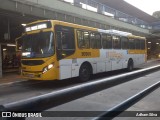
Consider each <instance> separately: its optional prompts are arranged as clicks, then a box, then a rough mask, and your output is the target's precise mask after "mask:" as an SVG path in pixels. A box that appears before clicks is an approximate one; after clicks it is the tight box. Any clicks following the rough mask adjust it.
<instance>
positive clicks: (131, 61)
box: [127, 58, 134, 72]
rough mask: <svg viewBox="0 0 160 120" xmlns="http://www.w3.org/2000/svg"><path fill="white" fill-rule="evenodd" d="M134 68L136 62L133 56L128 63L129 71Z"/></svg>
mask: <svg viewBox="0 0 160 120" xmlns="http://www.w3.org/2000/svg"><path fill="white" fill-rule="evenodd" d="M133 69H134V62H133V59H132V58H129V60H128V64H127V71H128V72H131V71H132V70H133Z"/></svg>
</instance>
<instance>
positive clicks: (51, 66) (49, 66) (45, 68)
mask: <svg viewBox="0 0 160 120" xmlns="http://www.w3.org/2000/svg"><path fill="white" fill-rule="evenodd" d="M53 66H54V63H52V64H50V65H48V66H46V67H44V68H43V72H42V73H45V72H47V71H48V70H50V69H51V68H53Z"/></svg>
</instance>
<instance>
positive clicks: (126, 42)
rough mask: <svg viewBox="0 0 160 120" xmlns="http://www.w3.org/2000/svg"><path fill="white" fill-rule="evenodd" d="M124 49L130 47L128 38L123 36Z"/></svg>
mask: <svg viewBox="0 0 160 120" xmlns="http://www.w3.org/2000/svg"><path fill="white" fill-rule="evenodd" d="M121 44H122V49H128V38H126V37H121Z"/></svg>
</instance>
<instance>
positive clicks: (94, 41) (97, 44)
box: [90, 33, 101, 49]
mask: <svg viewBox="0 0 160 120" xmlns="http://www.w3.org/2000/svg"><path fill="white" fill-rule="evenodd" d="M90 41H91V48H93V49H100V48H101V36H100V34H99V33H91V34H90Z"/></svg>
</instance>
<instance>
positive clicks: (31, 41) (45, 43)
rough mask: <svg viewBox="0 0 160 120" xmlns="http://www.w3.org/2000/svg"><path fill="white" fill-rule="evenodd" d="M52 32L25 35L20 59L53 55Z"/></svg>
mask: <svg viewBox="0 0 160 120" xmlns="http://www.w3.org/2000/svg"><path fill="white" fill-rule="evenodd" d="M53 38H54V37H53V32H40V33H35V34H29V35H25V36H24V37H23V38H22V39H23V44H22V58H42V57H49V56H52V55H53V54H54V43H53Z"/></svg>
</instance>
